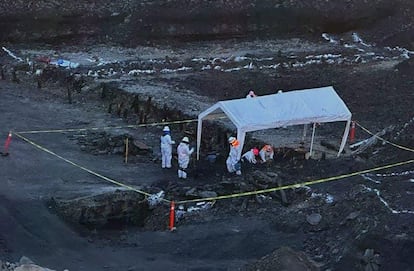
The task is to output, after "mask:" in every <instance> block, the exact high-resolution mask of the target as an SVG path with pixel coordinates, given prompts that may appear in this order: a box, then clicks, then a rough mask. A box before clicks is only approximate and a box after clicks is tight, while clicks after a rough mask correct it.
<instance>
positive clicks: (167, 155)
mask: <svg viewBox="0 0 414 271" xmlns="http://www.w3.org/2000/svg"><path fill="white" fill-rule="evenodd" d="M162 131H163V135H162V136H161V166H162V168H171V159H172V145H174V144H175V141H174V140H172V138H171V130H170V127H168V126H165V127H164V128H163V129H162ZM193 152H194V148H191V149H190V140H189V138H188V137H186V136H185V137H183V139H181V142H180V144H178V147H177V154H178V178H180V179H181V178H182V179H186V178H187V168H188V164H189V163H190V156H191V154H192V153H193Z"/></svg>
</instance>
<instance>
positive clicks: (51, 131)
mask: <svg viewBox="0 0 414 271" xmlns="http://www.w3.org/2000/svg"><path fill="white" fill-rule="evenodd" d="M195 121H197V119H189V120H178V121H170V122H158V123H149V124H139V125H127V126H118V127H101V128H79V129H60V130H43V131H24V132H18V133H15V134H16V135H17V136H18V137H20V138H21V139H23V140H24V141H26V142H28V143H30V144H32V145H33V146H35V147H37V148H39V149H41V150H43V151H45V152H47V153H49V154H51V155H54V156H56V157H58V158H59V159H62V160H63V161H65V162H67V163H69V164H72V165H73V166H76V167H78V168H80V169H82V170H84V171H86V172H88V173H90V174H92V175H95V176H97V177H99V178H102V179H104V180H106V181H108V182H111V183H113V184H116V185H119V186H121V187H125V188H127V189H130V190H132V191H135V192H137V193H140V194H143V195H145V196H151V194H149V193H147V192H144V191H141V190H138V189H136V188H134V187H132V186H129V185H125V184H123V183H120V182H117V181H115V180H113V179H110V178H108V177H105V176H103V175H101V174H99V173H96V172H94V171H92V170H90V169H87V168H85V167H83V166H80V165H78V164H76V163H74V162H72V161H70V160H68V159H66V158H64V157H62V156H60V155H58V154H56V153H54V152H52V151H50V150H48V149H46V148H44V147H42V146H40V145H38V144H36V143H34V142H33V141H31V140H29V139H27V138H25V137H23V136H22V135H21V134H35V133H61V132H75V131H87V130H101V129H120V128H136V127H146V126H159V125H167V124H178V123H186V122H195ZM357 125H358V126H359V127H361V128H362V129H363V130H364V131H366V132H367V133H369V134H371V135H373V136H376V135H374V134H373V133H371V132H370V131H369V130H367V129H366V128H364V127H362V126H361V125H360V124H359V123H357ZM376 137H377V138H379V139H380V140H382V141H384V142H387V143H389V144H391V145H393V146H395V147H398V148H400V149H403V150H408V151H412V152H414V150H413V149H410V148H407V147H404V146H401V145H398V144H395V143H392V142H390V141H388V140H385V139H383V138H381V137H379V136H376ZM410 163H414V160H408V161H404V162H398V163H394V164H389V165H384V166H380V167H376V168H371V169H366V170H362V171H358V172H353V173H348V174H343V175H339V176H333V177H329V178H323V179H318V180H313V181H308V182H302V183H297V184H290V185H285V186H279V187H274V188H268V189H262V190H256V191H248V192H242V193H235V194H228V195H222V196H217V197H209V198H199V199H192V200H182V201H176V202H175V203H176V204H183V203H194V202H201V201H216V200H221V199H230V198H237V197H245V196H252V195H258V194H265V193H270V192H275V191H280V190H286V189H291V188H299V187H303V186H309V185H314V184H319V183H324V182H330V181H335V180H339V179H344V178H349V177H353V176H357V175H361V174H365V173H369V172H373V171H378V170H382V169H387V168H392V167H397V166H402V165H406V164H410ZM162 201H164V202H167V203H170V202H171V201H169V200H166V199H162Z"/></svg>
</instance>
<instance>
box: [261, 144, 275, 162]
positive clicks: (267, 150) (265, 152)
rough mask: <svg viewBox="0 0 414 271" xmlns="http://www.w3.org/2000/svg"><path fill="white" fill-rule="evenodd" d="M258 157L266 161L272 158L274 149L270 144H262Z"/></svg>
mask: <svg viewBox="0 0 414 271" xmlns="http://www.w3.org/2000/svg"><path fill="white" fill-rule="evenodd" d="M259 156H260V159H261V160H262V163H266V162H268V161H271V160H273V156H274V151H273V147H272V146H271V145H264V146H263V148H262V149H261V150H260V152H259Z"/></svg>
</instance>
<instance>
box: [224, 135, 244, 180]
mask: <svg viewBox="0 0 414 271" xmlns="http://www.w3.org/2000/svg"><path fill="white" fill-rule="evenodd" d="M228 142H229V144H230V152H229V157H227V160H226V166H227V170H228V172H229V173H233V172H236V174H237V175H241V163H240V160H239V157H240V154H241V148H240V143H239V141H238V140H237V139H236V138H235V137H233V136H231V137H229V140H228Z"/></svg>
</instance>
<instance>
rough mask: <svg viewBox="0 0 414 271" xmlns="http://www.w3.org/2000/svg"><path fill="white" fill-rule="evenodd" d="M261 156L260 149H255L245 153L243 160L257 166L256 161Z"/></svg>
mask: <svg viewBox="0 0 414 271" xmlns="http://www.w3.org/2000/svg"><path fill="white" fill-rule="evenodd" d="M257 155H259V149H258V148H256V147H254V148H253V149H251V150H249V151H247V152H245V153H244V154H243V155H242V160H243V161H244V162H249V163H251V164H256V163H257V160H256V156H257Z"/></svg>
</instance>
